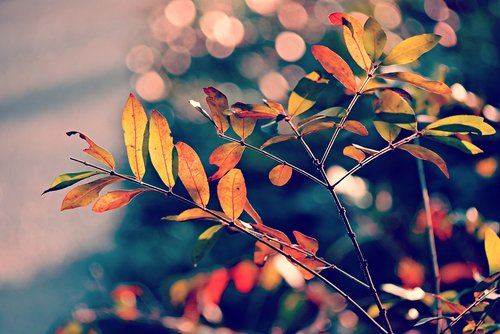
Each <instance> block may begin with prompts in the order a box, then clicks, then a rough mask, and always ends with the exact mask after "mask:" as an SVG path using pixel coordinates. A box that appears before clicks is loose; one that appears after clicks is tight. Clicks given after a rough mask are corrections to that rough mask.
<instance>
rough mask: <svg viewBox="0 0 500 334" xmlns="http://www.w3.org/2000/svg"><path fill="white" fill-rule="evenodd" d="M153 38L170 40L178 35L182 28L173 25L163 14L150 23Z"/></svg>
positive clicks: (164, 40)
mask: <svg viewBox="0 0 500 334" xmlns="http://www.w3.org/2000/svg"><path fill="white" fill-rule="evenodd" d="M150 29H151V34H152V35H153V37H154V38H156V39H157V40H159V41H163V42H171V41H173V40H174V39H176V38H177V37H179V36H180V34H181V31H182V29H181V28H179V27H176V26H174V25H173V24H172V23H170V22H169V21H167V20H166V19H165V18H164V17H163V16H160V17H158V18H156V19H155V20H154V21H153V22H152V23H151V25H150Z"/></svg>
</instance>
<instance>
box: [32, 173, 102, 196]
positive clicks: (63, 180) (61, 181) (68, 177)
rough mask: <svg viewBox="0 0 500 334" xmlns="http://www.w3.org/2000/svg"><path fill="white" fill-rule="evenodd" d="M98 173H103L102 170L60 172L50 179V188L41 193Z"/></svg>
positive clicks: (64, 186) (58, 188) (62, 187)
mask: <svg viewBox="0 0 500 334" xmlns="http://www.w3.org/2000/svg"><path fill="white" fill-rule="evenodd" d="M98 174H103V173H102V172H92V171H88V172H80V173H67V174H61V175H59V176H57V177H56V178H55V179H54V181H52V184H51V185H50V188H49V189H47V190H45V191H44V192H43V193H42V195H43V194H45V193H48V192H51V191H56V190H61V189H64V188H66V187H69V186H72V185H73V184H75V183H77V182H79V181H81V180H84V179H86V178H89V177H91V176H94V175H98Z"/></svg>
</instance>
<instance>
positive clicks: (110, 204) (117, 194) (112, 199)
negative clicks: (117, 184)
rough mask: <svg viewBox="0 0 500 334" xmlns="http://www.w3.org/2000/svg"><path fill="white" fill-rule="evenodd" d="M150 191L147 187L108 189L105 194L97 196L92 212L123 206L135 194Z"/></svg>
mask: <svg viewBox="0 0 500 334" xmlns="http://www.w3.org/2000/svg"><path fill="white" fill-rule="evenodd" d="M146 191H150V190H149V189H135V190H116V191H110V192H109V193H107V194H106V195H103V196H101V197H99V199H98V200H97V201H96V202H95V204H94V206H93V207H92V211H94V212H99V213H101V212H105V211H109V210H114V209H118V208H121V207H124V206H125V205H127V204H128V203H130V201H132V200H133V199H134V198H135V197H136V196H137V195H139V194H142V193H143V192H146Z"/></svg>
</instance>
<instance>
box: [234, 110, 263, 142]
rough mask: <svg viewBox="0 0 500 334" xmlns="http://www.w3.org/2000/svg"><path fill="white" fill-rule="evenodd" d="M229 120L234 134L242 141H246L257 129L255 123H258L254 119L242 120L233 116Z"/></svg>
mask: <svg viewBox="0 0 500 334" xmlns="http://www.w3.org/2000/svg"><path fill="white" fill-rule="evenodd" d="M229 120H230V121H231V125H232V127H233V130H234V132H235V133H236V134H237V135H238V136H239V137H240V138H241V139H245V138H246V137H248V136H250V134H252V132H253V130H254V129H255V123H256V122H257V120H256V119H254V118H240V117H238V116H237V115H231V117H230V118H229Z"/></svg>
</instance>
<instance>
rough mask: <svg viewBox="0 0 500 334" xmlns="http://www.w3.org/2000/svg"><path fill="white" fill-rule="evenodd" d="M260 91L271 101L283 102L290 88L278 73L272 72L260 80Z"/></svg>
mask: <svg viewBox="0 0 500 334" xmlns="http://www.w3.org/2000/svg"><path fill="white" fill-rule="evenodd" d="M259 88H260V91H261V92H262V93H263V94H264V96H265V97H266V98H268V99H269V100H271V101H281V100H283V99H284V98H285V97H286V96H287V95H288V91H289V89H290V87H289V86H288V82H287V81H286V79H285V78H284V77H283V75H281V74H280V73H278V72H270V73H267V74H266V75H264V76H263V77H262V78H261V79H260V80H259Z"/></svg>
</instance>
